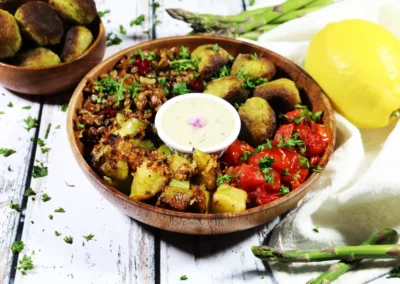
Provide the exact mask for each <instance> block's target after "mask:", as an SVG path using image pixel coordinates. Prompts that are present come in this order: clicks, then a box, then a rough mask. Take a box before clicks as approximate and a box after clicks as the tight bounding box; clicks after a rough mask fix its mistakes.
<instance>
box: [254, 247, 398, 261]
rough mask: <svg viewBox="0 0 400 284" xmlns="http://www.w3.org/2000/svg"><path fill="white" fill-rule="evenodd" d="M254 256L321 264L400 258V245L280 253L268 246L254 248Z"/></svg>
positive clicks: (271, 259) (264, 258)
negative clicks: (321, 262) (333, 261)
mask: <svg viewBox="0 0 400 284" xmlns="http://www.w3.org/2000/svg"><path fill="white" fill-rule="evenodd" d="M252 251H253V254H254V255H255V256H256V257H258V258H261V259H262V260H266V261H280V262H320V261H327V260H346V261H353V260H356V259H364V258H365V259H378V258H380V259H393V258H400V245H371V246H365V245H364V246H344V247H331V248H328V249H324V250H321V251H280V250H274V249H272V248H270V247H267V246H260V247H256V246H255V247H252Z"/></svg>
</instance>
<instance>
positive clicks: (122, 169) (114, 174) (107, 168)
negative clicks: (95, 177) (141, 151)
mask: <svg viewBox="0 0 400 284" xmlns="http://www.w3.org/2000/svg"><path fill="white" fill-rule="evenodd" d="M100 170H101V171H102V172H103V173H104V174H105V175H106V176H108V177H110V178H113V179H117V180H126V179H127V178H128V173H129V167H128V163H127V162H126V161H124V160H118V159H116V158H115V157H111V158H110V159H108V160H106V161H105V162H104V163H103V164H102V165H101V167H100Z"/></svg>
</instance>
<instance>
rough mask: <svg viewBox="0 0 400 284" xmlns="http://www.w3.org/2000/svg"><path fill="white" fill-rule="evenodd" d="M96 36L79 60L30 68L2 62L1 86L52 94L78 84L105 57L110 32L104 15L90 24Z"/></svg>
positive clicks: (37, 93)
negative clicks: (106, 27) (107, 31)
mask: <svg viewBox="0 0 400 284" xmlns="http://www.w3.org/2000/svg"><path fill="white" fill-rule="evenodd" d="M89 29H90V30H91V32H92V33H93V36H94V38H95V40H94V42H93V43H92V45H91V46H90V47H89V48H88V49H87V50H86V51H85V52H84V53H83V54H82V56H81V57H79V58H78V59H76V60H74V61H72V62H68V63H61V64H58V65H54V66H48V67H39V68H29V67H19V66H15V65H10V64H6V63H2V62H0V85H2V86H4V87H6V88H7V89H10V90H12V91H15V92H18V93H21V94H26V95H50V94H56V93H59V92H62V91H65V90H68V89H71V88H74V87H76V85H77V84H78V83H79V81H80V80H82V77H83V76H85V75H86V73H87V72H89V71H90V70H91V69H92V68H93V67H94V66H96V65H97V64H98V63H99V62H101V60H103V57H104V54H105V51H106V34H105V30H104V26H103V23H102V22H101V20H100V18H98V19H96V20H95V21H94V22H93V23H91V24H90V26H89Z"/></svg>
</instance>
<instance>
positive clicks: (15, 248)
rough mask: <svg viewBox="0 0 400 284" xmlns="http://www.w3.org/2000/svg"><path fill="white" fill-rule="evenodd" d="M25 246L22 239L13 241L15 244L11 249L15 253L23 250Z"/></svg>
mask: <svg viewBox="0 0 400 284" xmlns="http://www.w3.org/2000/svg"><path fill="white" fill-rule="evenodd" d="M24 247H25V244H24V242H22V241H20V242H13V244H12V245H11V251H12V252H13V253H19V252H21V251H22V250H23V249H24Z"/></svg>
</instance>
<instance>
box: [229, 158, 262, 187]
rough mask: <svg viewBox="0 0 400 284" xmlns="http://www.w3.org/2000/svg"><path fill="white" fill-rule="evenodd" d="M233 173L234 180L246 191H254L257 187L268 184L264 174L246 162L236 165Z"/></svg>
mask: <svg viewBox="0 0 400 284" xmlns="http://www.w3.org/2000/svg"><path fill="white" fill-rule="evenodd" d="M232 173H233V174H234V175H235V178H234V179H233V180H232V182H233V183H235V184H236V185H237V186H238V187H239V188H241V189H243V190H245V191H253V190H255V189H256V188H257V187H260V186H261V187H264V186H265V184H266V181H265V177H264V175H263V174H262V173H261V172H260V171H258V170H256V169H254V168H253V167H250V166H249V165H246V164H243V165H241V166H238V167H234V168H233V170H232Z"/></svg>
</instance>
